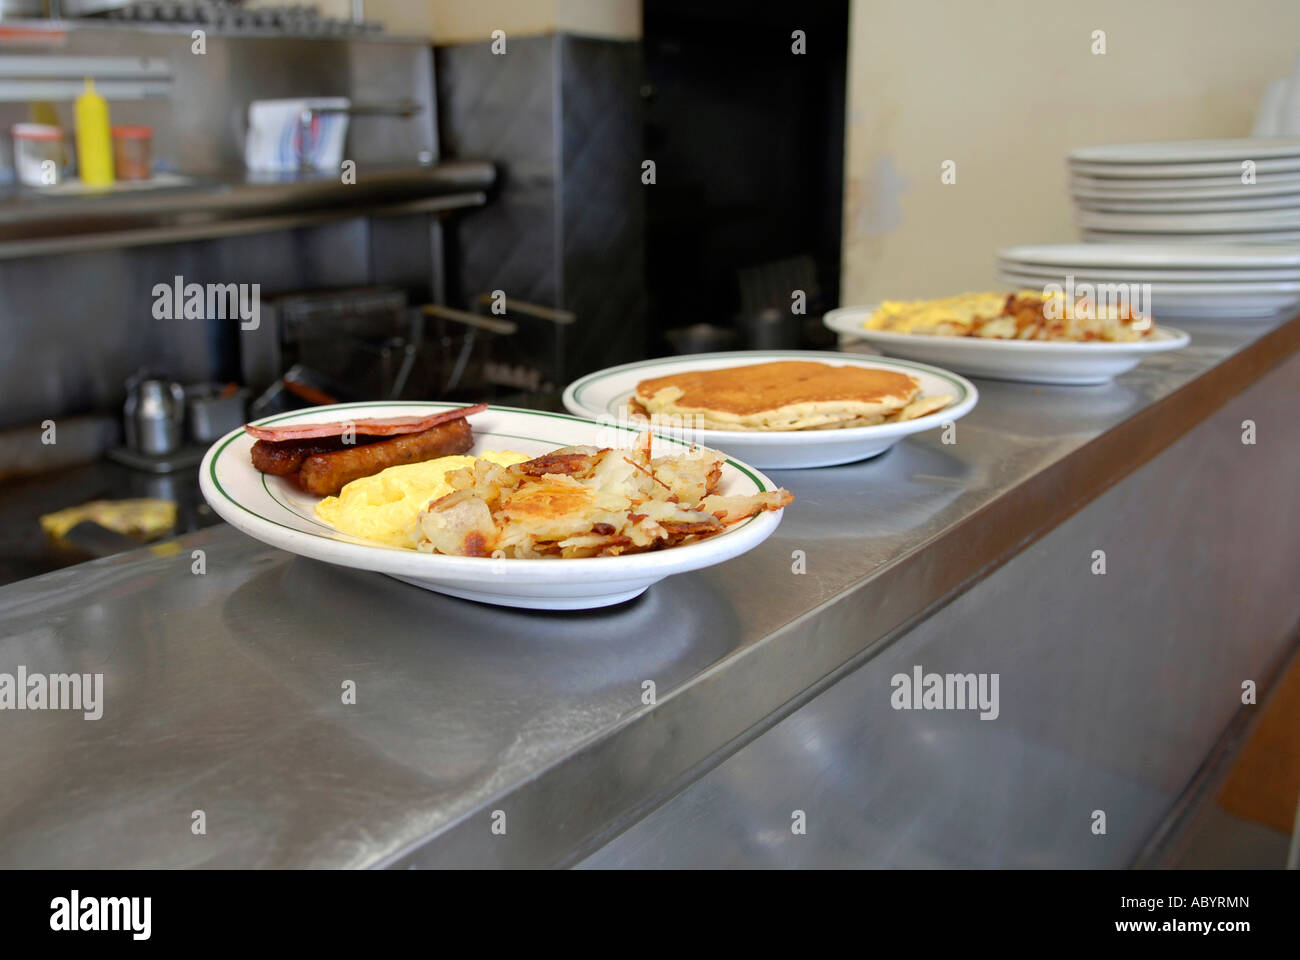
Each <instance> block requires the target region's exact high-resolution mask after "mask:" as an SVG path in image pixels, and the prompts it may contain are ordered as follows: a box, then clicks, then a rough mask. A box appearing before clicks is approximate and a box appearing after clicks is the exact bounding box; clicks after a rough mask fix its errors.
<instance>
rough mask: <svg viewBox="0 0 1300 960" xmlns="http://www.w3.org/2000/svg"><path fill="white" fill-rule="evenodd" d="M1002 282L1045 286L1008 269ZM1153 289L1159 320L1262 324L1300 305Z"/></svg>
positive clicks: (1294, 298)
mask: <svg viewBox="0 0 1300 960" xmlns="http://www.w3.org/2000/svg"><path fill="white" fill-rule="evenodd" d="M1074 279H1075V283H1076V284H1077V283H1079V282H1080V281H1081V280H1082V278H1080V277H1075V278H1074ZM998 280H999V281H1000V282H1001V283H1003V284H1004V285H1006V286H1007V287H1015V288H1017V289H1020V290H1025V289H1030V290H1036V289H1039V288H1040V287H1041V286H1042V285H1043V282H1044V281H1043V280H1042V279H1041V278H1038V277H1031V276H1028V275H1026V274H1020V273H1015V272H1013V271H1011V270H1006V269H1001V270H999V271H998ZM1056 282H1058V283H1060V282H1061V278H1059V277H1058V278H1057V281H1056ZM1102 282H1105V281H1102ZM1150 286H1151V302H1150V304H1149V309H1150V311H1151V315H1152V316H1153V317H1155V318H1156V319H1158V320H1177V321H1179V322H1181V321H1184V320H1229V321H1231V320H1259V319H1263V318H1265V317H1275V316H1277V315H1278V314H1279V313H1281V312H1282V311H1284V310H1288V309H1290V308H1292V307H1294V306H1295V305H1296V304H1297V303H1300V293H1243V292H1240V291H1236V290H1234V291H1232V292H1214V291H1213V290H1210V291H1206V292H1202V291H1199V290H1191V291H1189V290H1187V289H1185V288H1186V287H1187V286H1188V285H1186V284H1159V283H1152V284H1151V285H1150ZM1205 286H1207V287H1209V286H1211V285H1210V284H1206V285H1205Z"/></svg>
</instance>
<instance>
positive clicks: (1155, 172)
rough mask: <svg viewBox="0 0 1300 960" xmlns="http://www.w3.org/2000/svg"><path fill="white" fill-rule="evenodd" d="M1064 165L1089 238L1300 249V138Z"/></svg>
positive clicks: (1119, 147)
mask: <svg viewBox="0 0 1300 960" xmlns="http://www.w3.org/2000/svg"><path fill="white" fill-rule="evenodd" d="M1067 162H1068V164H1069V170H1070V196H1071V197H1072V198H1073V200H1074V206H1075V218H1076V220H1077V222H1078V225H1079V231H1080V233H1081V235H1082V236H1083V239H1084V240H1088V241H1093V242H1099V243H1142V242H1151V243H1272V244H1277V243H1300V137H1245V138H1241V139H1221V140H1173V141H1168V142H1164V143H1123V144H1114V145H1111V146H1101V147H1082V148H1080V149H1077V150H1073V151H1071V152H1070V154H1069V155H1068V157H1067Z"/></svg>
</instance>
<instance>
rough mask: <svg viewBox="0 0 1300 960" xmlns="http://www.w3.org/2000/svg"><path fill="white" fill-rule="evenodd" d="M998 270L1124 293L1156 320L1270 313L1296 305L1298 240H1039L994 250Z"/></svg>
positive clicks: (1015, 283) (1023, 281) (1011, 276)
mask: <svg viewBox="0 0 1300 960" xmlns="http://www.w3.org/2000/svg"><path fill="white" fill-rule="evenodd" d="M997 271H998V279H999V280H1001V281H1002V282H1003V283H1005V284H1007V285H1008V286H1010V287H1016V288H1019V289H1025V290H1038V291H1041V290H1042V289H1043V288H1044V287H1045V286H1046V285H1047V284H1056V285H1059V286H1060V287H1061V288H1062V289H1073V290H1074V294H1075V297H1076V298H1077V297H1078V296H1081V295H1085V294H1088V293H1093V294H1094V298H1097V297H1099V296H1100V295H1103V294H1104V295H1105V296H1107V297H1109V298H1111V299H1114V298H1115V297H1116V296H1117V295H1118V294H1121V293H1122V294H1124V295H1125V296H1127V297H1128V298H1129V302H1131V303H1133V304H1134V305H1135V306H1137V305H1140V306H1141V307H1142V308H1143V309H1144V310H1145V311H1147V312H1148V313H1149V315H1150V316H1151V317H1153V318H1154V320H1155V321H1156V322H1157V323H1180V322H1185V321H1188V320H1193V321H1194V320H1229V321H1260V320H1269V319H1273V318H1275V317H1278V316H1281V315H1283V314H1285V313H1287V312H1290V313H1295V312H1296V310H1297V307H1298V306H1300V245H1295V246H1286V245H1272V246H1268V245H1256V244H1253V245H1250V246H1246V245H1238V244H1227V243H1221V244H1206V243H1194V244H1193V243H1189V244H1143V243H1125V244H1112V243H1106V244H1101V243H1061V244H1042V245H1038V246H1020V247H1008V248H1006V249H1003V250H999V251H998V253H997ZM1084 284H1087V285H1090V286H1091V287H1092V288H1093V290H1088V289H1087V288H1086V287H1084V286H1083V285H1084ZM1102 284H1108V285H1112V286H1111V287H1109V288H1108V289H1107V290H1105V291H1103V290H1101V289H1100V286H1099V285H1102ZM1119 284H1122V285H1123V287H1122V288H1121V289H1119V290H1116V289H1114V285H1119ZM1139 297H1140V298H1141V300H1140V301H1139V300H1138V298H1139ZM1148 298H1149V299H1148Z"/></svg>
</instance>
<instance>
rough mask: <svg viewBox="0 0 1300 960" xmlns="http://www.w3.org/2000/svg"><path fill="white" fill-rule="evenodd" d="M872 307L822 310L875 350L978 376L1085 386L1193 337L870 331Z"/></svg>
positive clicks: (1177, 333)
mask: <svg viewBox="0 0 1300 960" xmlns="http://www.w3.org/2000/svg"><path fill="white" fill-rule="evenodd" d="M875 312H876V308H875V307H874V306H868V307H840V308H839V309H837V310H832V311H831V312H830V313H828V314H826V317H825V321H824V322H825V324H826V326H828V327H830V328H831V329H832V330H834V331H836V332H837V333H842V334H847V335H848V336H851V337H857V338H859V339H862V340H865V341H866V342H867V343H869V344H871V345H872V346H873V347H875V348H876V349H878V350H883V351H884V352H885V353H888V354H892V355H895V356H899V357H907V358H909V359H912V360H922V361H928V362H930V363H942V364H943V365H944V366H946V367H950V368H952V369H953V370H960V371H961V372H962V373H968V374H971V375H972V376H976V377H991V378H993V379H995V380H1017V381H1021V382H1024V383H1052V384H1062V385H1066V386H1084V385H1089V384H1098V383H1106V382H1107V381H1109V380H1112V379H1114V378H1115V377H1117V376H1118V375H1119V374H1121V373H1125V372H1127V371H1129V370H1132V369H1133V368H1134V367H1136V366H1137V365H1138V364H1139V363H1141V362H1142V359H1143V358H1144V357H1146V356H1148V355H1150V354H1152V353H1163V352H1164V351H1166V350H1178V349H1180V348H1182V347H1185V346H1187V344H1188V343H1189V342H1190V340H1191V338H1190V337H1188V335H1187V334H1185V333H1183V331H1181V330H1175V329H1173V328H1172V327H1162V326H1157V327H1156V328H1155V329H1154V330H1153V331H1152V332H1151V336H1150V337H1149V338H1147V339H1144V340H1136V341H1132V342H1124V343H1118V342H1117V343H1112V342H1096V341H1094V342H1089V343H1075V342H1069V341H1057V340H1002V339H994V338H985V337H955V336H937V335H934V334H927V333H896V332H893V331H886V330H868V329H867V328H866V322H867V318H868V317H870V316H871V315H872V314H873V313H875Z"/></svg>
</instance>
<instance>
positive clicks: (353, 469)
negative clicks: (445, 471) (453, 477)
mask: <svg viewBox="0 0 1300 960" xmlns="http://www.w3.org/2000/svg"><path fill="white" fill-rule="evenodd" d="M473 445H474V435H473V433H472V432H471V431H470V428H469V422H468V421H467V420H465V418H464V417H461V418H460V419H458V420H451V421H448V422H447V423H440V424H438V425H437V426H436V427H432V428H430V429H428V430H425V431H424V432H423V433H407V434H403V435H401V436H398V437H393V438H391V439H389V440H380V441H378V442H377V443H368V444H365V445H364V446H351V447H348V448H346V449H344V450H336V451H334V452H332V453H317V454H313V455H312V456H310V457H307V458H306V459H305V460H303V462H302V469H301V470H299V472H298V474H297V481H298V486H300V487H301V488H302V489H303V490H305V491H307V492H308V493H314V494H316V495H317V496H321V497H332V496H336V495H337V494H338V492H339V491H340V490H342V489H343V487H344V486H345V485H347V484H349V483H351V482H352V481H353V480H359V479H361V478H362V477H369V476H373V475H374V474H376V473H378V472H379V471H380V470H383V469H385V468H387V467H395V466H397V465H398V464H402V463H419V462H421V461H423V460H433V459H435V458H437V457H447V456H451V455H453V454H457V453H465V452H467V451H468V450H469V448H470V447H471V446H473Z"/></svg>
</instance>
